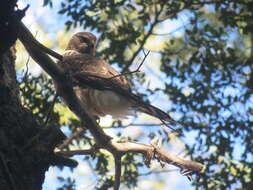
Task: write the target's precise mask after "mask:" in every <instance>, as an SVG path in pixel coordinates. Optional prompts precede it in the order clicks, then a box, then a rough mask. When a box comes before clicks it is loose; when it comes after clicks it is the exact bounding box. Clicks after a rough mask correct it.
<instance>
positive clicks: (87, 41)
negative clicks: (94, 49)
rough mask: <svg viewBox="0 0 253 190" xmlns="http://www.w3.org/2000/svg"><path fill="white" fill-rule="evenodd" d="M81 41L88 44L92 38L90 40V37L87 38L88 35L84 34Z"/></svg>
mask: <svg viewBox="0 0 253 190" xmlns="http://www.w3.org/2000/svg"><path fill="white" fill-rule="evenodd" d="M80 41H81V42H82V43H86V44H89V43H90V40H89V39H88V38H86V37H83V36H80Z"/></svg>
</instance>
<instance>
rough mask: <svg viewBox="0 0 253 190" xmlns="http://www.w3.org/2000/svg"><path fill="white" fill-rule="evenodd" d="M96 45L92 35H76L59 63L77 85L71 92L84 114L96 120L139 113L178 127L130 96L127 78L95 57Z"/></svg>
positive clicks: (166, 117)
mask: <svg viewBox="0 0 253 190" xmlns="http://www.w3.org/2000/svg"><path fill="white" fill-rule="evenodd" d="M95 44H96V37H95V36H94V35H93V34H92V33H89V32H79V33H76V34H75V35H73V36H72V38H71V39H70V41H69V43H68V45H67V48H66V51H65V53H64V54H63V59H62V61H59V62H58V65H59V66H60V67H61V68H63V70H64V71H65V72H66V73H67V74H68V75H69V76H70V78H71V80H72V81H74V83H75V82H76V85H75V87H74V91H75V93H76V95H77V97H78V98H79V100H80V102H81V103H83V105H84V106H85V108H86V109H87V111H89V112H90V113H91V114H92V115H94V116H95V117H97V118H99V117H103V116H105V115H111V116H113V117H115V118H120V117H125V116H127V115H131V114H133V113H134V112H135V111H141V112H144V113H146V114H149V115H151V116H154V117H156V118H158V119H160V120H161V121H162V122H163V123H169V124H173V125H174V124H177V122H175V121H174V120H173V119H172V118H171V117H170V116H169V115H168V114H167V113H165V112H164V111H162V110H160V109H159V108H156V107H155V106H152V105H150V104H148V103H146V102H145V101H143V100H142V99H141V98H140V97H139V96H138V95H136V94H133V93H132V91H131V86H130V84H129V82H128V81H127V80H126V78H125V77H124V76H123V75H122V74H121V73H120V72H118V71H116V70H115V69H114V68H113V67H112V66H111V65H110V64H109V63H107V62H106V61H105V60H103V59H100V58H98V57H96V55H95V52H96V51H95V50H96V49H95ZM88 78H89V80H88ZM56 89H57V85H56ZM65 103H67V104H68V102H65Z"/></svg>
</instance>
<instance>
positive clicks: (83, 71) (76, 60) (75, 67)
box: [59, 54, 130, 90]
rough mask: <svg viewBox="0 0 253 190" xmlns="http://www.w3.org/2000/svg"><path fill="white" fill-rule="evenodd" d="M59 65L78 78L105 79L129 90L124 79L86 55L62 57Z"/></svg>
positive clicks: (108, 66)
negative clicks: (77, 75) (81, 76)
mask: <svg viewBox="0 0 253 190" xmlns="http://www.w3.org/2000/svg"><path fill="white" fill-rule="evenodd" d="M59 64H61V66H62V67H63V68H64V69H65V70H67V71H68V72H71V73H75V74H79V76H80V75H83V76H84V77H85V75H86V76H96V77H101V78H107V79H110V80H112V81H114V82H115V83H117V84H118V85H120V86H121V87H122V88H125V89H128V90H130V85H129V82H128V81H127V80H126V78H125V77H124V76H123V75H122V74H121V73H120V72H118V71H116V70H115V69H114V68H113V67H112V66H111V65H110V64H109V63H107V62H106V61H104V60H102V59H99V58H96V57H93V56H90V55H88V54H79V55H71V56H64V58H63V60H62V61H60V62H59Z"/></svg>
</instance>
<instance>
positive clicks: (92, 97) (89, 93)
mask: <svg viewBox="0 0 253 190" xmlns="http://www.w3.org/2000/svg"><path fill="white" fill-rule="evenodd" d="M75 91H76V93H77V96H78V97H79V98H80V99H81V101H82V102H83V103H85V105H86V107H87V108H88V109H89V111H90V112H92V114H94V115H97V116H105V115H111V116H113V117H115V118H122V117H125V116H126V115H133V114H134V111H133V109H132V106H131V105H132V104H131V102H130V101H128V100H127V99H126V98H124V97H122V96H120V95H118V94H116V93H115V92H113V91H109V90H104V91H101V90H96V89H89V90H87V89H80V88H79V89H76V90H75Z"/></svg>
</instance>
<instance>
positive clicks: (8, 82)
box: [0, 48, 75, 190]
mask: <svg viewBox="0 0 253 190" xmlns="http://www.w3.org/2000/svg"><path fill="white" fill-rule="evenodd" d="M14 65H15V49H14V48H11V50H9V51H7V52H6V53H5V54H3V56H1V57H0V189H4V190H9V189H11V190H30V189H32V190H35V189H42V184H43V181H44V177H45V172H46V170H48V168H49V166H50V165H62V166H63V165H70V166H74V165H75V164H74V163H73V162H71V161H70V160H68V159H64V158H62V157H59V156H56V155H55V154H54V153H53V150H54V148H55V146H56V145H57V144H59V143H61V142H62V140H63V139H64V138H65V136H64V135H63V134H62V133H61V131H60V130H58V129H53V128H45V127H42V126H39V125H38V123H37V122H36V120H35V118H34V116H33V115H32V113H30V112H29V110H27V109H25V108H24V107H23V106H22V105H21V102H20V98H19V88H18V84H17V82H16V72H15V67H14ZM48 134H50V135H48Z"/></svg>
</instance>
